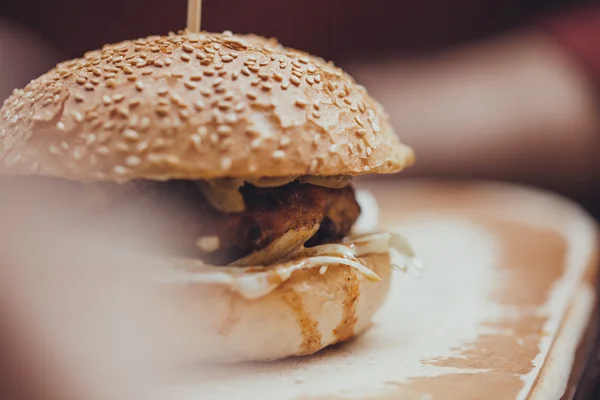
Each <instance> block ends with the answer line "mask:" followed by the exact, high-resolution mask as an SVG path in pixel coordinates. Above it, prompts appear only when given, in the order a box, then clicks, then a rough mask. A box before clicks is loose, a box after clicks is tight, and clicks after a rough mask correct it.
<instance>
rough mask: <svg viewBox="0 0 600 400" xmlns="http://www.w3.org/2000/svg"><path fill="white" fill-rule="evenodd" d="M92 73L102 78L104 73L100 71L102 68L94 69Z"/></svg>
mask: <svg viewBox="0 0 600 400" xmlns="http://www.w3.org/2000/svg"><path fill="white" fill-rule="evenodd" d="M92 72H93V74H94V75H96V76H102V71H101V70H100V68H94V70H93V71H92Z"/></svg>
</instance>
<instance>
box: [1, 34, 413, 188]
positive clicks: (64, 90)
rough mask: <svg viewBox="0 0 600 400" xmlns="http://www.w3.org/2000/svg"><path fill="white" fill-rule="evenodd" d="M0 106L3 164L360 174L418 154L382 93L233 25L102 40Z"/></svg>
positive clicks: (196, 173)
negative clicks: (378, 96) (391, 118)
mask: <svg viewBox="0 0 600 400" xmlns="http://www.w3.org/2000/svg"><path fill="white" fill-rule="evenodd" d="M0 115H1V116H2V117H1V122H0V173H1V174H4V175H28V174H32V175H39V176H52V177H60V178H66V179H72V180H77V181H118V182H126V181H129V180H133V179H152V180H166V179H213V178H221V177H240V178H241V177H248V178H251V177H278V176H297V175H325V176H326V175H360V174H366V173H394V172H398V171H400V170H402V169H403V168H404V167H406V166H408V165H410V164H412V162H413V160H414V155H413V152H412V150H411V149H410V148H408V147H407V146H405V145H403V144H402V143H400V141H399V140H398V138H397V137H396V135H395V133H394V131H393V129H392V127H391V126H390V124H389V122H388V117H387V115H386V114H385V112H384V111H383V109H382V107H381V106H380V104H378V103H377V102H376V101H375V100H373V99H372V98H371V97H370V96H369V95H368V94H367V92H366V90H365V89H364V88H363V87H362V86H360V85H358V84H356V82H355V81H354V80H353V79H352V78H351V77H350V76H349V75H347V74H346V73H344V72H343V71H342V70H340V69H339V68H336V67H335V66H334V65H333V64H331V63H327V62H325V61H324V60H322V59H320V58H316V57H313V56H311V55H308V54H306V53H302V52H299V51H296V50H291V49H288V48H285V47H283V46H281V45H280V44H278V43H277V42H276V41H275V40H267V39H264V38H260V37H256V36H242V35H233V34H231V33H229V32H225V33H223V34H211V33H200V34H195V33H188V32H182V33H179V34H172V35H170V36H166V37H164V36H153V37H148V38H146V39H139V40H134V41H125V42H122V43H119V44H115V45H107V46H105V47H104V48H103V49H102V50H98V51H92V52H90V53H87V54H86V55H85V57H84V58H81V59H75V60H72V61H68V62H65V63H62V64H59V65H58V66H57V67H56V68H55V69H53V70H52V71H50V72H48V73H47V74H45V75H43V76H42V77H40V78H38V79H35V80H34V81H32V82H31V83H29V85H27V87H25V88H24V89H22V90H15V92H14V93H13V95H12V96H11V97H10V98H8V99H7V100H6V102H5V103H4V105H3V107H2V109H1V111H0Z"/></svg>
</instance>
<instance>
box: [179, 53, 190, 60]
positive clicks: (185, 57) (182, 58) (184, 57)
mask: <svg viewBox="0 0 600 400" xmlns="http://www.w3.org/2000/svg"><path fill="white" fill-rule="evenodd" d="M180 58H181V60H182V61H185V62H188V61H190V60H191V57H190V56H189V55H188V54H182V55H181V56H180Z"/></svg>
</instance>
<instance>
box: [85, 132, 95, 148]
mask: <svg viewBox="0 0 600 400" xmlns="http://www.w3.org/2000/svg"><path fill="white" fill-rule="evenodd" d="M95 141H96V135H94V134H93V133H90V134H89V135H87V137H86V138H85V145H86V146H88V147H89V146H91V145H93V144H94V142H95Z"/></svg>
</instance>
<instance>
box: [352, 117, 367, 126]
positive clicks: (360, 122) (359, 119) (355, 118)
mask: <svg viewBox="0 0 600 400" xmlns="http://www.w3.org/2000/svg"><path fill="white" fill-rule="evenodd" d="M354 120H355V121H356V123H357V124H358V125H360V126H365V123H364V122H363V120H362V118H360V116H359V115H357V116H355V117H354Z"/></svg>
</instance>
